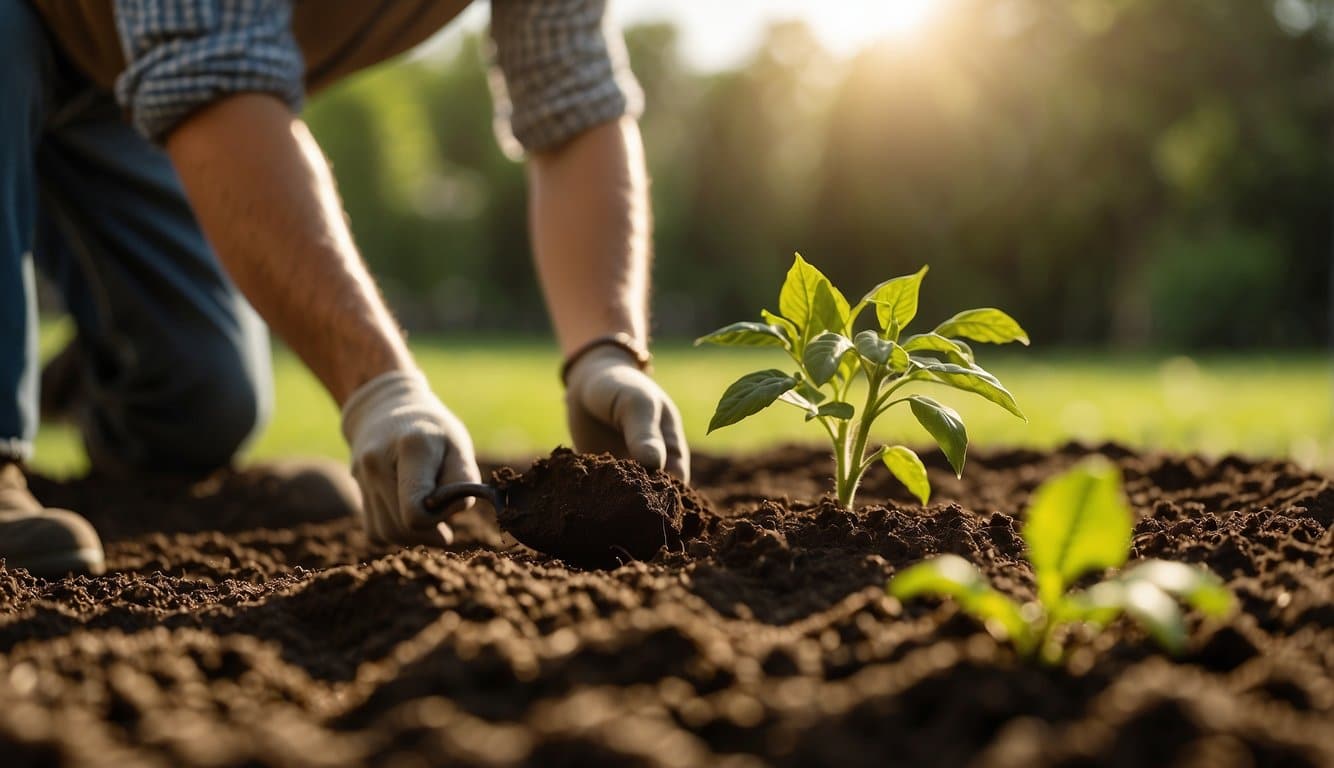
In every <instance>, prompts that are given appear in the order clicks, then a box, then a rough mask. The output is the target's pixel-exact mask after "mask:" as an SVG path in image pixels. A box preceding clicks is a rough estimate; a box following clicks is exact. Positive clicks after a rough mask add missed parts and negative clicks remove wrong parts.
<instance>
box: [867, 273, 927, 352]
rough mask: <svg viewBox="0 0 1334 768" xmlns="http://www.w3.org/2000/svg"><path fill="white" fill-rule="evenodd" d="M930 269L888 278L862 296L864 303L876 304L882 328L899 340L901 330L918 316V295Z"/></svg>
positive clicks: (877, 317)
mask: <svg viewBox="0 0 1334 768" xmlns="http://www.w3.org/2000/svg"><path fill="white" fill-rule="evenodd" d="M928 269H929V267H926V266H923V267H922V268H921V269H919V270H917V271H916V272H914V273H913V274H911V275H903V276H902V277H896V278H894V279H892V280H886V281H885V282H883V283H881V284H880V285H877V286H876V287H874V288H872V289H871V291H870V292H869V293H867V294H866V296H864V297H863V298H862V302H863V303H866V304H874V305H875V315H876V319H877V320H879V321H880V327H881V328H882V329H884V330H886V331H892V333H890V334H889V336H890V337H891V338H893V339H895V340H897V339H898V336H899V332H900V331H902V329H904V328H906V327H907V325H908V323H910V322H912V319H913V318H914V317H916V316H917V297H918V294H919V293H920V292H921V289H922V278H924V277H926V272H927V270H928Z"/></svg>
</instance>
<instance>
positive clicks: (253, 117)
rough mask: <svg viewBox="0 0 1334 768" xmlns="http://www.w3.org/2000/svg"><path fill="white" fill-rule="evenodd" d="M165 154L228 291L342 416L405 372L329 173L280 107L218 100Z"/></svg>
mask: <svg viewBox="0 0 1334 768" xmlns="http://www.w3.org/2000/svg"><path fill="white" fill-rule="evenodd" d="M167 152H168V154H169V155H170V156H171V159H172V162H173V164H174V165H175V166H176V170H177V173H179V174H180V177H181V181H182V183H183V184H184V185H185V191H186V195H187V197H188V198H189V199H190V203H191V205H193V207H194V210H195V215H196V217H197V218H198V219H199V223H200V225H201V226H202V227H203V230H204V234H205V235H206V236H207V237H208V240H209V242H210V243H211V244H212V245H213V247H214V249H215V250H216V251H217V253H218V257H219V259H220V260H221V261H222V264H223V266H224V268H226V270H227V272H228V274H229V275H230V276H231V278H232V280H233V281H234V282H235V283H236V285H237V287H238V288H239V289H240V290H241V293H243V294H244V295H245V297H246V298H247V299H249V301H250V303H251V304H252V305H253V306H254V307H255V309H256V310H257V311H258V312H259V314H260V315H261V316H262V317H263V318H264V319H265V321H267V322H268V324H269V326H270V327H271V328H272V329H273V330H274V331H275V332H276V333H277V334H278V336H280V337H281V338H282V339H283V340H284V341H285V342H286V343H287V344H288V346H290V347H291V348H292V349H293V350H294V351H295V352H296V353H297V355H299V356H300V357H301V359H302V360H303V361H305V363H306V365H308V366H309V367H310V369H311V370H312V371H313V372H314V373H315V375H316V376H317V377H318V378H319V379H320V381H321V382H323V383H324V385H325V387H326V388H327V389H328V390H329V392H330V394H332V395H333V397H334V399H335V400H337V401H338V403H339V404H340V405H341V404H342V403H343V402H344V401H345V400H346V399H347V397H348V395H349V394H351V393H352V392H353V391H354V390H356V389H357V387H359V386H361V385H362V384H364V383H366V382H367V381H369V380H371V379H372V378H374V377H375V376H377V375H379V374H381V373H385V372H387V371H390V370H394V369H408V368H410V367H411V366H412V360H411V357H410V355H409V353H408V351H407V347H406V345H405V344H404V342H403V339H402V335H401V333H400V332H399V330H398V327H397V325H396V324H395V322H394V320H393V317H392V316H391V315H390V313H389V311H388V309H387V308H386V307H385V305H384V302H383V301H382V300H381V298H380V296H379V293H378V291H377V290H376V288H375V283H374V281H373V280H372V279H371V277H370V275H369V274H368V273H367V271H366V268H365V266H364V265H363V264H362V261H361V257H360V256H359V255H358V253H357V250H356V246H355V245H354V244H353V242H352V236H351V233H350V232H349V231H348V228H347V224H346V222H345V220H344V216H343V211H342V205H341V203H340V202H339V199H338V194H337V192H336V190H335V187H334V182H333V177H332V174H331V173H330V171H329V165H328V163H327V161H326V160H325V159H324V156H323V155H322V154H321V153H320V150H319V147H318V146H317V145H316V143H315V140H314V138H313V137H312V136H311V135H310V132H309V130H307V128H306V126H305V123H303V122H302V121H301V120H300V118H298V117H297V116H295V115H293V114H292V112H291V110H289V109H288V107H287V106H285V105H284V104H283V103H282V102H280V101H279V100H277V99H275V98H273V97H270V96H265V95H260V94H243V95H237V96H231V97H228V98H225V99H223V100H222V101H219V102H218V103H216V104H213V105H211V106H209V107H208V108H206V109H204V110H202V111H200V112H199V113H197V114H195V115H193V116H191V117H190V118H189V119H187V120H186V121H185V122H184V123H182V124H181V125H179V126H178V127H177V128H176V129H175V130H173V131H172V133H171V135H170V136H169V137H168V139H167Z"/></svg>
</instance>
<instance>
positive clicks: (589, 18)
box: [491, 0, 643, 152]
mask: <svg viewBox="0 0 1334 768" xmlns="http://www.w3.org/2000/svg"><path fill="white" fill-rule="evenodd" d="M491 38H492V41H493V46H494V47H493V50H494V59H495V71H494V72H493V77H492V79H491V80H492V91H493V93H494V97H495V104H496V117H497V123H498V125H499V126H500V133H501V139H502V142H504V139H505V137H506V133H509V134H512V135H513V137H514V138H515V139H517V140H518V143H519V144H521V145H522V146H523V148H524V149H526V150H528V151H530V152H531V151H540V150H543V149H549V148H551V147H554V146H556V145H559V144H561V143H563V142H565V141H568V140H569V139H571V138H574V137H575V136H577V135H578V134H580V133H582V132H583V131H585V130H587V129H589V128H592V127H593V126H595V125H599V124H601V123H605V122H609V121H612V120H615V119H617V118H619V117H621V116H622V115H627V114H629V115H635V116H638V114H639V113H640V111H641V110H642V108H643V94H642V92H641V91H640V88H639V83H638V82H636V80H635V77H634V74H633V73H632V72H631V71H630V65H629V57H628V55H627V54H626V50H625V39H624V37H623V36H622V34H621V32H620V29H619V28H618V27H617V26H616V25H615V24H614V22H613V20H612V19H611V18H610V15H609V14H608V12H607V0H492V2H491Z"/></svg>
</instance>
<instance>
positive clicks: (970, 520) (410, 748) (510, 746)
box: [0, 445, 1334, 766]
mask: <svg viewBox="0 0 1334 768" xmlns="http://www.w3.org/2000/svg"><path fill="white" fill-rule="evenodd" d="M1089 452H1100V453H1103V454H1105V455H1107V456H1109V457H1110V458H1112V459H1113V460H1115V461H1116V462H1117V463H1118V464H1119V465H1120V466H1121V467H1122V469H1123V471H1124V473H1125V475H1126V480H1127V488H1128V492H1129V495H1130V498H1131V502H1132V504H1133V506H1134V507H1135V510H1136V513H1137V515H1138V517H1139V521H1138V523H1137V525H1136V528H1135V539H1134V548H1135V551H1134V556H1135V557H1166V558H1172V559H1179V560H1183V561H1186V562H1191V563H1199V564H1203V565H1206V566H1208V567H1210V568H1211V569H1213V570H1214V571H1215V572H1216V573H1218V574H1219V575H1220V576H1221V577H1223V578H1224V579H1225V580H1226V581H1227V583H1228V586H1229V587H1230V588H1231V589H1233V590H1234V591H1235V592H1236V594H1237V595H1238V597H1239V598H1240V602H1241V606H1242V611H1241V612H1240V613H1239V614H1238V615H1237V616H1235V617H1233V618H1232V619H1230V620H1228V621H1227V622H1224V623H1211V622H1203V623H1202V622H1200V621H1199V620H1198V617H1192V628H1193V629H1194V634H1193V639H1192V643H1191V647H1190V649H1189V650H1188V652H1187V653H1186V654H1185V655H1184V656H1183V657H1182V658H1179V659H1169V658H1167V657H1164V656H1163V655H1162V654H1160V653H1158V652H1157V651H1155V650H1154V649H1153V648H1152V647H1151V646H1150V645H1148V644H1147V643H1146V641H1145V639H1144V638H1143V637H1142V636H1141V635H1140V634H1139V633H1138V632H1137V631H1135V630H1133V629H1132V628H1129V627H1126V626H1121V625H1117V626H1115V627H1114V628H1113V629H1112V630H1111V631H1109V632H1107V633H1105V634H1104V635H1102V636H1099V637H1096V638H1083V639H1081V640H1080V641H1079V642H1078V643H1077V647H1076V650H1075V651H1074V652H1073V653H1072V655H1071V658H1070V660H1069V663H1068V664H1067V665H1066V666H1065V667H1063V668H1060V669H1053V668H1045V667H1040V666H1036V665H1033V664H1030V663H1027V662H1024V661H1022V660H1019V659H1016V658H1015V656H1014V655H1013V654H1012V653H1011V651H1010V650H1009V649H1008V648H1007V647H1005V646H1004V645H1002V644H998V643H997V642H996V641H994V640H993V639H991V637H990V636H988V635H987V634H986V633H985V632H984V631H983V630H982V629H981V628H980V627H979V626H978V625H977V624H976V623H975V622H973V621H971V620H970V619H968V618H966V617H964V616H962V615H960V614H959V613H958V612H957V611H956V610H955V609H954V608H953V606H951V605H949V604H940V603H936V602H932V601H919V602H914V603H911V604H908V605H906V606H905V605H899V604H898V603H897V602H896V601H894V600H892V599H890V598H888V597H886V596H885V595H884V592H883V585H884V583H885V581H886V579H887V578H888V577H889V576H890V575H892V574H893V573H894V572H895V571H896V570H898V569H900V568H902V567H904V566H906V565H908V564H911V563H913V562H916V561H918V560H920V559H922V558H923V557H927V556H930V555H935V554H940V553H943V552H954V553H958V554H960V555H963V556H964V557H967V558H969V559H970V560H973V561H974V562H976V563H978V564H979V566H981V567H982V568H983V570H985V571H986V572H987V574H988V575H989V576H990V577H991V578H993V579H994V580H995V581H996V583H997V584H998V585H999V586H1000V587H1001V588H1002V589H1004V590H1005V591H1007V592H1009V593H1010V594H1013V595H1016V596H1019V597H1028V596H1031V595H1032V578H1031V577H1032V574H1031V572H1030V571H1029V570H1028V567H1027V565H1026V564H1025V563H1024V562H1023V551H1022V550H1023V546H1022V541H1021V540H1020V537H1019V520H1018V515H1019V513H1020V511H1021V510H1022V508H1023V506H1024V503H1025V501H1026V499H1027V495H1028V493H1029V492H1030V491H1031V490H1032V489H1033V488H1034V487H1035V486H1036V485H1037V484H1038V483H1039V482H1041V481H1042V480H1043V479H1044V478H1046V477H1048V476H1050V475H1051V474H1053V473H1055V472H1058V471H1060V470H1062V469H1064V468H1066V467H1068V466H1069V465H1070V464H1072V463H1073V462H1075V461H1076V460H1078V459H1079V458H1080V457H1082V456H1083V455H1085V454H1087V453H1089ZM937 458H939V457H937ZM695 465H696V466H695V472H696V487H697V489H698V490H700V491H701V492H702V493H703V495H704V496H705V497H706V498H707V500H708V501H709V502H710V503H711V505H712V508H713V510H714V512H715V513H716V517H715V516H706V517H707V521H706V523H705V524H704V526H703V529H702V530H701V531H699V532H698V535H697V536H694V537H688V538H686V539H685V540H684V542H683V543H682V544H681V545H680V546H679V547H678V548H676V549H674V550H672V551H665V550H664V551H663V552H660V553H659V554H658V556H657V557H656V558H655V559H654V560H652V561H650V562H647V563H645V562H630V563H627V564H624V565H622V566H621V567H619V568H616V569H613V570H589V571H581V570H578V569H573V568H567V567H566V566H564V565H562V564H561V563H560V562H557V561H554V560H551V559H549V558H546V557H544V556H542V555H538V554H536V553H534V552H532V551H530V550H526V549H522V548H519V547H516V546H509V547H506V546H505V542H503V541H501V540H500V539H498V537H496V535H495V534H494V532H492V531H488V530H487V528H486V526H485V525H483V524H481V523H480V522H477V521H474V524H473V525H472V526H468V525H466V524H465V525H462V526H460V528H459V530H460V534H461V535H460V536H459V539H458V541H456V543H455V546H454V549H453V551H448V552H445V551H439V550H427V549H424V548H415V549H408V550H398V549H391V548H384V547H376V546H373V545H371V544H370V543H369V542H368V541H366V539H365V537H364V536H363V535H362V534H361V533H360V532H359V531H358V530H357V527H356V525H355V523H354V522H353V521H351V520H343V519H340V520H320V519H319V517H320V515H319V514H318V511H317V510H316V511H311V510H295V511H294V508H289V506H288V505H284V504H282V503H279V501H278V500H274V499H270V500H268V501H267V502H266V501H265V500H264V497H263V496H262V494H259V495H256V494H250V495H245V494H240V495H234V496H233V497H230V498H228V497H226V494H223V497H222V498H218V497H216V496H215V497H209V498H207V499H206V501H207V503H197V502H192V503H190V504H188V505H187V504H186V502H185V500H184V499H182V498H180V497H179V496H172V495H171V494H170V493H166V492H162V493H158V492H156V491H155V490H153V489H146V488H143V487H139V488H133V487H120V488H116V487H108V486H102V485H95V484H90V483H89V482H75V483H68V484H57V483H51V482H42V481H35V482H34V488H35V489H36V490H37V492H38V493H39V495H40V496H42V497H43V498H44V500H45V501H47V502H48V503H51V504H63V505H67V506H71V507H73V508H75V509H80V510H87V511H90V516H91V517H93V518H94V520H95V522H97V523H98V524H99V527H100V528H101V530H102V531H103V532H104V534H105V535H106V538H107V541H108V545H107V550H108V551H107V554H108V559H109V566H110V568H111V569H112V573H110V574H109V575H107V576H105V577H102V578H98V579H83V578H79V579H64V580H59V581H51V582H44V581H40V580H35V579H33V578H31V577H29V576H28V575H27V574H26V573H25V572H23V571H17V570H15V571H6V570H4V569H2V568H0V764H3V765H6V766H9V765H14V766H21V765H58V764H64V765H88V766H95V765H116V766H121V765H131V764H144V765H155V764H157V765H208V766H222V765H293V766H342V765H359V764H376V765H425V764H451V765H487V766H491V765H495V766H511V765H578V766H596V765H646V766H647V765H664V766H678V765H679V766H693V765H705V764H724V765H766V764H767V765H809V764H838V765H853V766H856V765H867V766H871V765H875V766H883V765H885V764H887V763H888V764H895V763H901V764H905V765H942V766H943V765H963V764H969V763H970V762H971V763H973V764H977V765H998V766H1010V765H1013V766H1045V765H1061V766H1076V765H1078V766H1084V765H1167V764H1179V765H1201V766H1227V765H1237V766H1245V765H1298V766H1300V765H1311V766H1329V765H1334V595H1331V584H1334V557H1332V555H1334V533H1331V522H1332V521H1334V483H1332V482H1331V481H1330V480H1329V479H1328V478H1326V477H1323V476H1321V475H1319V474H1316V473H1311V472H1306V471H1303V470H1301V469H1299V468H1297V467H1295V466H1293V465H1291V464H1287V463H1284V462H1272V461H1270V462H1256V461H1249V460H1246V459H1240V458H1236V457H1228V458H1224V459H1222V460H1219V461H1208V460H1205V459H1201V458H1198V457H1181V456H1165V455H1139V454H1135V453H1133V452H1130V451H1127V450H1125V449H1122V448H1119V447H1117V446H1101V447H1098V448H1088V447H1082V446H1074V445H1072V446H1067V447H1066V448H1063V449H1061V450H1058V451H1055V452H1051V453H1037V452H1029V451H1008V452H997V453H991V454H984V455H980V456H974V457H970V459H969V466H968V468H967V470H966V472H965V476H964V478H963V479H962V480H958V479H955V478H954V476H953V475H952V473H950V472H949V471H948V468H947V467H946V466H945V465H944V463H943V459H942V460H939V461H938V462H937V463H934V464H931V466H930V473H931V480H932V483H933V485H934V487H935V488H936V499H935V500H933V503H932V505H931V506H930V507H928V508H927V509H925V510H923V509H921V508H919V507H918V506H916V504H915V503H914V502H912V501H911V500H910V498H909V497H908V496H907V494H906V493H905V492H904V491H902V490H901V489H900V488H898V487H897V486H896V484H895V483H894V481H893V479H892V478H891V477H889V475H888V473H886V472H883V471H879V472H872V474H871V476H870V477H869V478H868V481H867V485H866V487H865V489H864V490H863V492H862V496H861V503H862V506H860V507H859V508H858V509H857V510H856V511H855V512H845V511H843V510H840V509H838V508H837V506H836V505H834V504H833V503H831V502H830V501H829V500H828V499H822V498H821V496H822V494H823V493H824V492H825V491H826V490H827V488H828V487H829V476H830V474H831V472H832V469H831V466H830V462H829V460H828V458H827V457H826V456H824V455H823V454H822V453H820V452H819V451H818V450H813V449H805V448H795V447H788V448H783V449H780V450H775V451H771V452H768V453H764V454H759V455H755V456H748V457H740V458H735V459H722V458H714V457H709V456H697V457H696V461H695ZM197 493H198V491H197ZM205 495H207V494H205ZM280 524H284V525H288V524H290V525H288V527H282V528H280V527H278V526H279V525H280ZM153 529H161V530H171V531H174V532H166V533H164V532H157V533H150V532H147V531H150V530H153Z"/></svg>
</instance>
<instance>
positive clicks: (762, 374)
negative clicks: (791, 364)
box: [709, 368, 797, 432]
mask: <svg viewBox="0 0 1334 768" xmlns="http://www.w3.org/2000/svg"><path fill="white" fill-rule="evenodd" d="M795 386H797V380H796V379H795V378H793V377H792V376H789V375H788V374H786V373H783V372H782V371H779V370H776V369H772V368H771V369H769V370H765V371H756V372H755V373H748V374H746V375H745V376H742V377H741V378H739V379H737V380H736V382H734V383H733V384H732V386H730V387H728V388H727V391H726V392H723V397H722V399H721V400H719V401H718V408H717V410H715V411H714V413H713V418H712V419H711V420H710V421H709V432H712V431H714V430H715V429H721V428H723V427H726V426H727V425H729V424H735V423H737V422H738V421H741V420H742V419H744V418H746V417H747V416H752V415H754V414H756V413H759V412H760V411H762V410H764V409H765V408H768V407H769V406H770V405H773V402H774V401H775V400H777V399H778V397H779V396H780V395H782V394H783V393H784V392H787V391H788V390H790V389H792V388H793V387H795Z"/></svg>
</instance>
